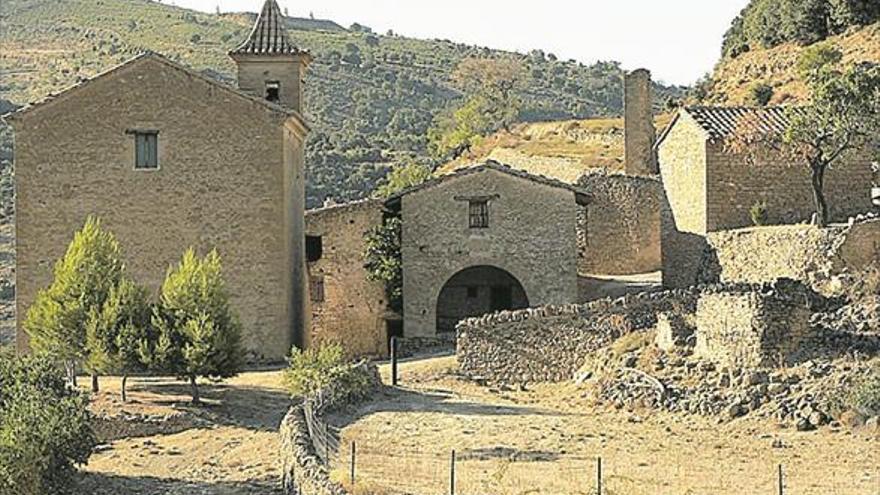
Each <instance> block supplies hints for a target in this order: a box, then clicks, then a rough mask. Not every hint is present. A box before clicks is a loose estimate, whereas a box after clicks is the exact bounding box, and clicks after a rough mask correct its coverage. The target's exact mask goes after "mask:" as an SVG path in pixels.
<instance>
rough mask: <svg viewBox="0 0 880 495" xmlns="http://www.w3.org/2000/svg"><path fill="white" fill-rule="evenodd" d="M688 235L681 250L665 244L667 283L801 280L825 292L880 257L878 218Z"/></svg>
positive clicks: (836, 288)
mask: <svg viewBox="0 0 880 495" xmlns="http://www.w3.org/2000/svg"><path fill="white" fill-rule="evenodd" d="M683 236H684V237H687V236H689V237H690V238H691V239H692V241H693V242H690V243H687V242H685V243H679V244H678V245H677V246H676V247H677V249H666V248H665V246H664V252H663V258H664V259H663V262H664V275H665V274H667V273H668V274H669V277H665V278H666V282H667V283H668V284H669V285H673V286H678V287H683V286H688V285H692V284H695V283H698V282H723V283H738V282H745V283H763V282H769V281H772V280H776V279H778V278H789V279H793V280H798V281H801V282H804V283H806V284H807V285H809V286H811V287H812V288H813V289H815V290H817V291H819V292H821V293H823V294H827V295H834V294H839V293H840V292H842V291H843V290H844V289H845V288H846V285H847V282H846V280H847V279H846V277H847V276H852V275H853V274H855V273H858V272H859V271H860V270H862V269H863V268H864V267H866V266H868V265H869V264H870V263H871V262H872V261H876V260H880V218H876V217H871V218H864V219H862V220H859V221H854V222H853V223H852V224H848V225H839V226H830V227H826V228H818V227H815V226H812V225H776V226H769V227H754V228H748V229H737V230H729V231H721V232H712V233H710V234H708V235H706V236H697V235H695V234H684V235H683V234H678V235H677V236H666V237H665V238H664V241H666V240H667V239H669V238H672V237H676V238H678V239H679V240H680V239H681V238H682V237H683Z"/></svg>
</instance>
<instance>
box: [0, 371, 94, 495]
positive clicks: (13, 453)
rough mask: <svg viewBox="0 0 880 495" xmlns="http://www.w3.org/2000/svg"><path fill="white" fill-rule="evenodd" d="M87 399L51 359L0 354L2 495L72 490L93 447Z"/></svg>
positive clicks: (0, 486)
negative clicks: (78, 472) (79, 465)
mask: <svg viewBox="0 0 880 495" xmlns="http://www.w3.org/2000/svg"><path fill="white" fill-rule="evenodd" d="M87 402H88V399H87V398H86V397H85V396H84V395H82V394H80V393H79V392H77V391H76V390H75V389H72V388H70V387H68V386H67V384H66V380H65V377H64V374H63V373H62V371H61V370H60V369H59V368H58V367H57V366H56V365H55V363H54V362H53V361H51V360H48V359H43V358H33V357H29V358H16V357H13V356H12V355H2V356H0V494H2V495H13V494H14V495H43V494H46V493H53V494H67V493H72V485H73V480H72V477H73V475H74V473H75V466H76V465H77V464H84V463H85V462H86V461H87V460H88V458H89V455H90V454H91V452H92V448H93V447H94V446H95V437H94V434H93V432H92V429H91V426H90V423H89V421H90V414H89V412H88V410H87V408H86V405H87Z"/></svg>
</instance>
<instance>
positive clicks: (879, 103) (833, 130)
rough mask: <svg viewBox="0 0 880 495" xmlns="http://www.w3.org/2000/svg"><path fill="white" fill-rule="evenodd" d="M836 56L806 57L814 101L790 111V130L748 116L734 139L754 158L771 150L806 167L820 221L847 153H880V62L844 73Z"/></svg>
mask: <svg viewBox="0 0 880 495" xmlns="http://www.w3.org/2000/svg"><path fill="white" fill-rule="evenodd" d="M816 50H820V49H819V48H817V49H816ZM811 60H812V62H811ZM831 60H839V57H838V56H836V55H833V54H830V53H827V52H826V53H818V51H809V52H808V53H807V54H806V55H805V58H804V61H803V62H802V64H801V68H802V70H804V71H805V72H803V73H802V76H803V77H804V78H805V79H806V80H807V81H808V84H809V86H810V90H811V93H812V95H811V101H810V103H809V104H808V105H807V106H804V107H791V108H788V109H787V111H786V113H787V117H788V121H789V125H788V128H787V129H786V130H785V132H782V133H773V132H769V133H768V132H767V130H766V128H765V127H764V126H762V125H761V123H760V122H759V121H757V120H751V119H743V122H741V123H740V124H739V125H740V127H741V129H740V130H741V132H740V133H739V135H740V137H739V138H738V139H736V140H735V141H734V142H733V143H731V146H732V148H733V149H734V150H735V151H740V152H746V153H749V154H750V155H751V156H753V157H754V156H761V155H762V154H763V153H765V152H768V151H769V152H773V153H780V154H782V155H783V156H785V157H787V158H789V159H790V160H791V162H792V163H793V164H800V165H803V166H805V167H806V168H807V169H808V170H809V172H810V185H811V187H812V190H813V200H814V203H815V207H816V216H817V222H818V224H819V225H826V224H827V223H828V221H829V214H828V203H827V200H826V198H825V194H824V185H825V174H826V172H827V171H828V169H830V168H833V166H834V165H835V164H837V163H838V162H839V161H840V160H841V158H842V157H844V156H846V155H847V154H850V153H853V152H859V153H865V152H875V153H876V152H877V143H878V142H877V139H878V136H880V65H877V64H870V63H863V64H859V65H856V66H853V67H850V68H848V69H846V70H844V71H841V70H839V69H838V68H837V66H836V65H835V64H833V63H829V62H828V61H831ZM822 61H825V62H824V63H823V62H822Z"/></svg>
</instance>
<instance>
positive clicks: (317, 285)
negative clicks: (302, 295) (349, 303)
mask: <svg viewBox="0 0 880 495" xmlns="http://www.w3.org/2000/svg"><path fill="white" fill-rule="evenodd" d="M309 298H311V300H312V302H324V277H311V278H310V279H309Z"/></svg>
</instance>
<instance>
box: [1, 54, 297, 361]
mask: <svg viewBox="0 0 880 495" xmlns="http://www.w3.org/2000/svg"><path fill="white" fill-rule="evenodd" d="M284 118H285V117H283V116H280V114H275V113H273V112H270V111H269V110H268V109H267V108H266V107H265V106H263V105H262V104H260V103H258V102H255V101H251V100H249V99H246V98H244V97H240V96H238V95H234V94H232V93H230V92H228V91H226V90H225V89H222V88H218V87H217V86H216V85H214V84H211V83H209V82H207V81H204V80H202V79H201V78H200V77H199V76H196V75H194V74H190V73H188V72H186V71H183V70H180V69H176V68H172V67H170V66H169V65H167V64H166V63H164V62H162V61H160V60H156V59H154V58H152V57H149V56H148V57H145V58H141V59H138V60H137V61H134V62H132V63H130V64H129V65H126V66H124V67H122V68H120V69H117V70H116V71H115V72H113V73H111V74H108V75H105V76H102V77H100V78H98V79H95V80H93V81H91V82H89V83H87V84H86V85H84V86H82V87H81V88H78V89H76V90H73V91H72V92H70V93H67V94H64V95H62V96H59V97H58V98H57V100H55V101H52V102H51V103H47V104H46V106H44V107H42V108H41V107H37V108H34V109H32V110H31V111H29V112H28V113H26V114H24V115H21V116H19V117H17V118H16V120H15V121H14V122H13V125H14V128H15V144H16V156H15V159H16V163H15V169H16V172H15V173H16V243H17V246H16V247H17V281H18V287H17V301H16V303H17V314H18V315H20V316H21V317H20V318H18V322H19V326H18V329H19V332H18V336H19V340H18V345H19V348H20V349H22V350H24V349H26V348H27V338H26V335H25V334H24V332H22V331H20V330H21V322H22V321H23V320H24V315H26V314H27V308H28V307H29V306H30V304H31V302H32V301H33V299H34V297H35V296H36V294H37V291H38V290H39V289H40V288H42V287H45V286H47V285H48V284H49V283H50V281H51V278H52V266H53V264H54V263H55V261H56V260H57V259H58V258H60V257H61V256H62V255H63V254H64V252H65V250H66V248H67V245H68V243H69V242H70V240H71V239H72V238H73V234H74V232H75V231H76V230H78V229H79V228H81V227H82V225H83V223H84V222H85V220H86V217H88V216H89V215H97V216H99V217H100V218H101V220H102V222H103V226H104V228H106V229H107V230H109V231H112V232H113V233H114V234H115V235H116V236H117V238H118V239H119V242H120V245H121V247H122V250H123V252H124V256H125V261H126V266H127V269H128V273H129V274H130V275H131V276H132V277H133V278H134V279H135V280H137V281H138V282H139V283H142V284H144V285H146V287H148V288H149V290H150V291H151V292H152V293H155V292H156V291H157V290H158V288H159V286H160V285H161V283H162V280H163V279H164V277H165V273H166V270H167V269H168V267H169V266H171V265H172V264H176V263H178V262H179V260H180V258H181V256H182V254H183V252H184V251H185V250H186V249H187V248H189V247H190V246H194V247H195V248H196V249H197V251H198V252H199V253H206V252H207V251H209V250H210V249H212V248H216V249H217V250H218V251H219V253H220V256H221V257H222V260H223V270H224V276H225V279H226V281H227V284H228V290H229V293H230V299H231V302H232V305H233V307H234V309H235V310H236V312H237V313H238V315H239V317H240V320H241V323H242V326H243V341H244V345H245V347H246V348H247V349H248V350H249V351H250V355H251V358H252V359H255V360H280V359H282V358H283V357H284V356H285V355H286V354H287V353H288V351H289V349H290V345H291V344H292V340H293V335H292V331H291V327H292V321H293V320H294V319H295V318H296V317H302V314H301V313H302V311H301V310H300V309H299V308H297V307H296V306H295V301H294V298H295V291H294V288H293V287H291V284H292V283H293V279H294V278H295V275H294V271H295V270H293V269H292V268H291V264H292V263H295V262H296V260H297V259H300V258H298V257H297V256H301V254H302V253H301V247H300V246H297V245H296V244H293V245H291V243H292V242H295V241H296V240H298V241H300V242H301V241H302V231H301V230H299V231H297V232H296V235H295V236H294V235H292V234H291V230H292V229H294V228H295V223H292V222H293V220H292V219H295V217H296V212H297V211H301V208H302V202H303V201H302V198H301V197H300V199H298V200H297V198H296V197H295V195H296V190H299V188H296V187H295V188H294V189H295V190H294V192H291V191H289V190H288V188H287V187H285V186H284V184H288V183H289V184H293V185H297V184H298V185H299V186H301V184H302V181H303V179H302V159H301V157H302V141H301V139H302V137H301V136H296V135H293V134H291V132H290V131H289V130H288V129H287V128H286V127H285V125H284V122H283V120H284ZM130 130H158V131H159V137H158V142H159V168H158V169H156V170H135V169H134V163H133V162H134V153H135V152H134V137H133V135H131V134H130V133H127V131H130ZM300 216H301V214H300Z"/></svg>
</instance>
